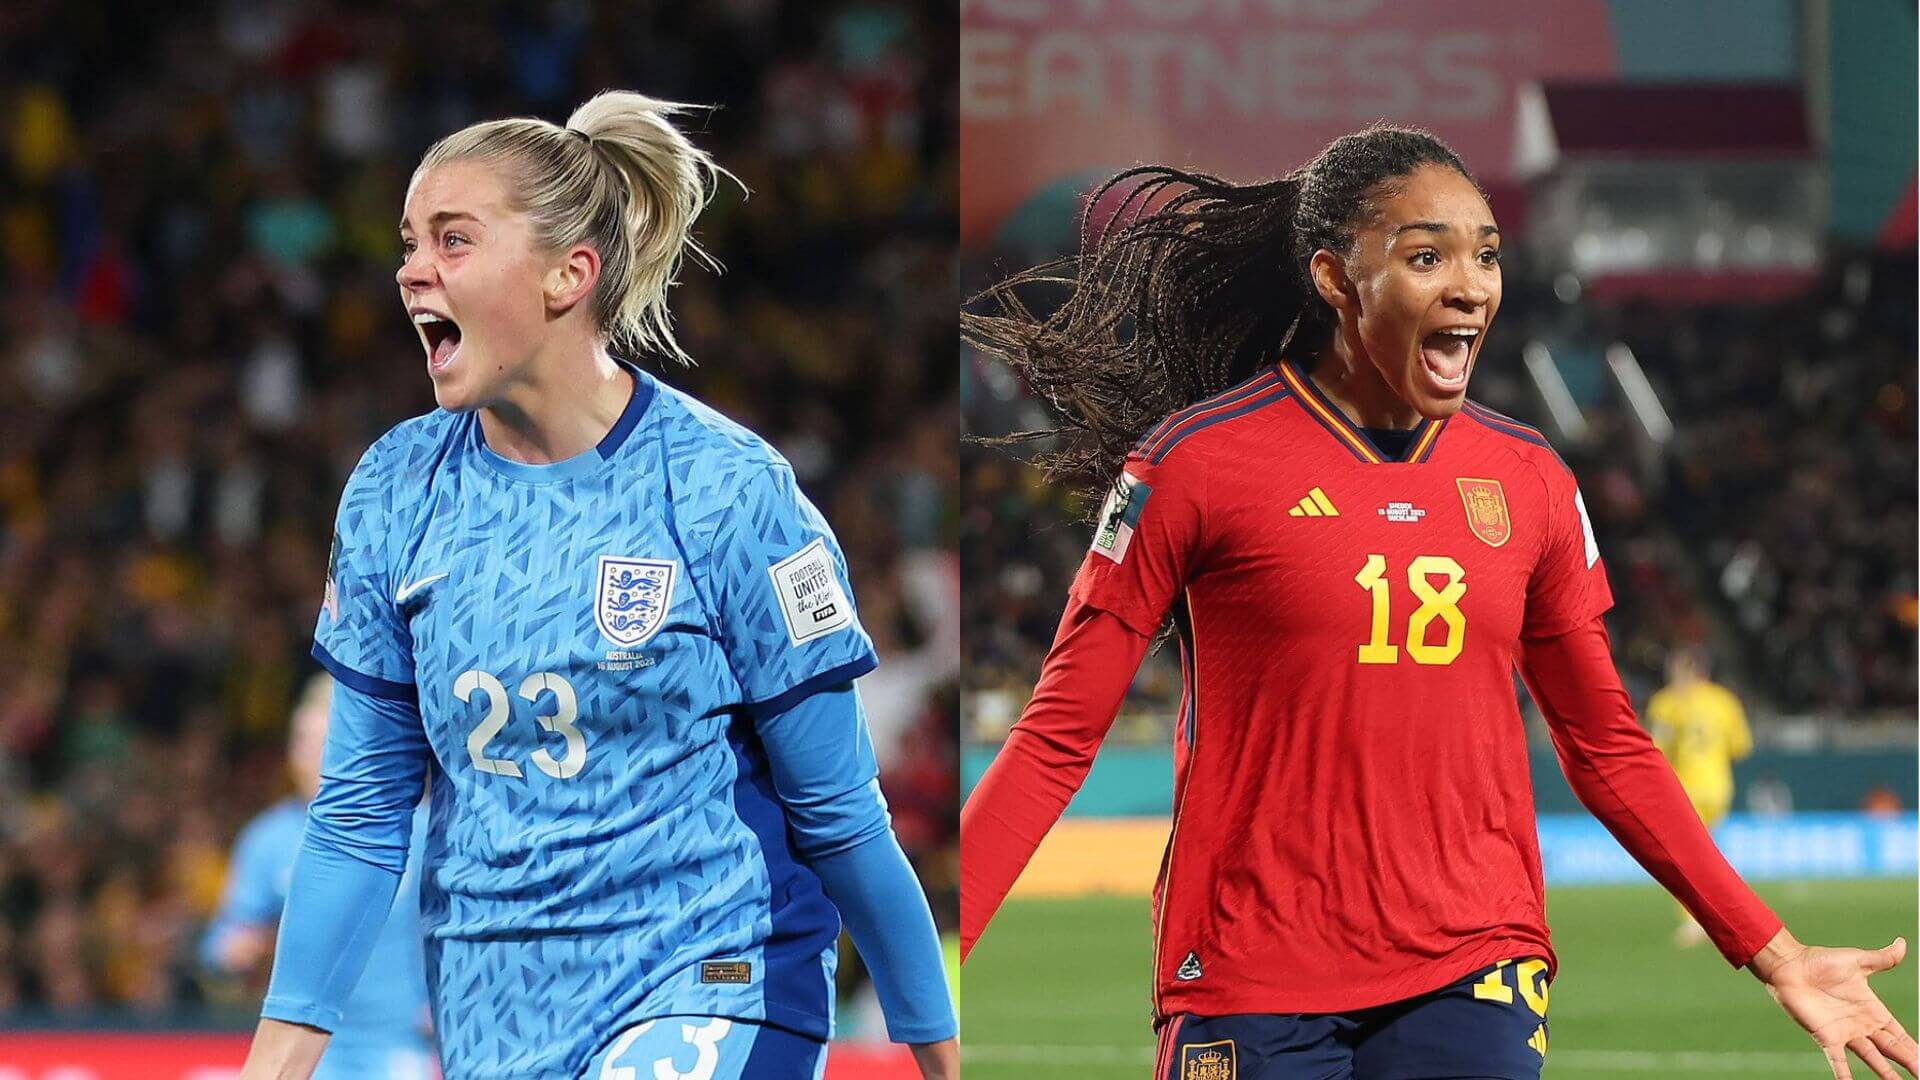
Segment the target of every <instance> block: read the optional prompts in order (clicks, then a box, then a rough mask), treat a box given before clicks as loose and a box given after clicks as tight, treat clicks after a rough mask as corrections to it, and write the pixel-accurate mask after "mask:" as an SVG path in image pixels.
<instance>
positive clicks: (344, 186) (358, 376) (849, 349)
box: [0, 0, 959, 1021]
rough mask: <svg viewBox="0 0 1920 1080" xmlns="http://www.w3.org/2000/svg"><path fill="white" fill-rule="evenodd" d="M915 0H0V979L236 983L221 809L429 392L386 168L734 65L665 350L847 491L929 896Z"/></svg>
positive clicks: (933, 515) (187, 989)
mask: <svg viewBox="0 0 1920 1080" xmlns="http://www.w3.org/2000/svg"><path fill="white" fill-rule="evenodd" d="M930 10H931V9H930V8H928V7H927V6H926V5H919V4H911V5H910V4H905V3H896V2H892V0H846V2H834V3H826V4H818V3H816V4H799V3H793V4H781V3H777V2H774V0H716V2H714V3H703V4H674V3H652V2H632V3H594V2H588V0H582V2H563V0H556V2H550V3H545V2H542V3H502V4H489V5H484V6H481V7H478V8H467V9H464V10H463V12H462V17H461V18H460V19H458V20H447V19H444V18H443V17H442V16H441V15H439V14H436V12H435V10H434V8H433V6H432V5H429V4H426V3H419V2H401V3H346V2H319V3H313V2H301V3H293V2H291V0H278V2H268V3H251V2H248V3H242V2H221V3H200V4H188V5H145V4H133V3H114V4H107V5H92V6H89V5H61V4H54V3H37V2H35V3H27V4H20V5H9V6H8V9H7V14H6V15H5V16H4V17H0V291H3V292H4V295H5V297H6V301H5V308H4V314H0V656H3V657H4V658H5V662H4V663H0V1014H7V1013H11V1014H12V1015H13V1016H14V1017H16V1018H19V1017H23V1016H33V1015H40V1016H42V1017H50V1018H51V1019H53V1020H55V1021H59V1020H62V1019H66V1018H74V1017H79V1016H84V1015H89V1014H90V1013H91V1011H92V1010H95V1009H99V1008H103V1007H106V1008H110V1007H129V1008H132V1009H135V1010H141V1011H155V1012H162V1013H164V1014H165V1015H166V1016H170V1017H177V1016H180V1015H183V1014H182V1013H180V1012H178V1011H176V1007H178V1006H183V1005H186V1006H191V1005H192V1004H194V1003H196V1002H201V1001H207V1000H211V1001H220V1000H227V1001H231V1002H233V1003H235V1004H236V1006H237V1007H238V1006H249V1005H250V1004H251V1002H252V1001H255V1000H257V998H252V999H250V998H248V997H246V991H245V989H244V988H240V987H233V986H221V985H219V984H216V983H210V982H208V981H206V980H204V979H203V978H202V977H201V975H200V973H198V972H197V971H195V970H194V967H193V956H194V947H195V945H196V940H195V939H196V938H197V936H198V934H199V931H200V928H201V927H202V926H203V925H204V922H205V920H206V917H207V916H208V914H209V912H210V911H211V909H212V907H213V905H214V904H215V903H216V901H217V899H218V895H219V890H220V888H221V883H222V876H223V872H224V866H225V851H226V848H227V845H228V844H229V843H230V842H231V839H232V837H233V836H234V834H235V832H236V830H237V829H238V828H239V826H240V825H241V824H242V823H243V822H244V821H245V820H246V819H247V818H248V817H250V816H251V815H253V814H254V813H256V812H258V811H259V810H261V809H262V808H264V807H266V806H267V805H269V804H270V803H271V802H273V801H274V800H275V799H276V798H277V797H279V796H281V795H283V794H285V793H286V791H287V790H288V785H287V782H286V778H285V770H284V767H283V764H282V761H283V747H284V742H285V734H286V730H285V729H286V719H287V712H288V707H289V705H290V703H291V701H292V699H293V697H294V695H295V693H296V692H297V690H298V689H299V687H300V685H301V683H302V681H303V680H304V678H305V676H306V675H307V674H308V673H309V672H310V671H312V670H314V668H315V665H313V664H312V662H311V661H310V660H309V659H308V658H307V648H308V646H309V643H310V640H311V630H312V623H313V618H314V613H315V611H316V610H317V606H318V603H319V597H320V585H321V581H322V578H323V576H324V573H325V561H326V558H327V543H328V537H329V535H330V532H331V521H332V515H333V510H334V505H335V501H336V499H337V497H338V494H339V491H340V487H341V484H342V483H343V481H344V479H345V477H346V475H347V473H348V471H349V470H350V469H351V467H352V465H353V463H354V462H355V460H356V459H357V458H358V456H359V454H360V453H361V451H362V450H363V449H364V448H365V447H366V446H367V445H368V444H369V443H370V442H371V441H372V440H373V439H374V438H376V437H377V436H378V435H379V434H380V433H381V432H383V431H384V430H386V429H387V428H388V427H389V426H391V425H392V424H393V423H395V422H397V421H399V420H401V419H403V418H405V417H407V416H410V415H415V414H417V413H420V412H424V411H427V410H428V409H431V408H432V407H433V401H432V397H431V391H430V387H429V384H428V380H427V378H426V372H425V369H424V366H423V360H422V357H421V352H420V347H419V345H418V343H417V340H416V339H415V337H414V334H413V332H412V328H411V327H410V326H409V325H408V323H407V320H406V318H405V314H404V312H403V311H402V309H401V307H400V305H399V303H398V302H397V296H396V291H395V285H394V282H393V271H394V268H395V266H396V265H397V261H398V240H397V237H396V234H395V224H394V223H395V221H396V220H397V218H398V216H399V210H400V206H401V203H402V198H403V195H404V188H405V184H406V182H407V179H408V176H409V174H410V172H411V169H412V166H413V163H414V162H415V161H416V160H417V158H418V155H419V154H420V152H421V151H423V150H424V149H425V148H426V146H427V145H428V144H429V143H430V142H431V141H432V139H434V138H436V137H438V136H440V135H442V134H445V133H447V132H449V131H452V130H454V129H455V128H457V127H460V126H462V125H464V124H467V123H470V122H472V121H475V120H480V119H486V118H491V117H498V116H508V115H527V114H533V115H539V116H543V117H545V118H547V119H551V120H555V121H560V120H564V118H565V116H566V114H567V112H568V111H569V110H570V109H571V108H572V107H573V106H574V105H576V104H578V103H579V102H581V101H583V100H585V99H586V98H587V97H588V96H590V95H591V94H592V93H594V92H596V91H598V90H600V89H603V88H607V87H629V88H633V89H639V90H642V91H644V92H647V93H651V94H656V95H659V96H664V97H671V98H677V99H679V100H685V101H693V102H703V103H706V102H711V103H721V104H722V105H723V108H721V109H720V110H718V111H717V112H715V113H713V114H712V115H711V117H710V118H707V119H705V120H704V121H700V120H696V121H694V124H695V126H696V127H698V128H702V130H700V131H698V132H696V138H697V140H698V141H699V142H701V143H702V144H703V145H704V146H706V147H707V148H708V149H710V150H711V151H712V152H713V153H714V155H715V156H716V157H717V158H718V160H719V161H720V162H721V163H722V164H724V165H725V166H726V167H727V168H729V169H731V170H732V171H733V172H734V173H736V174H737V175H738V176H739V177H740V178H741V180H742V181H743V182H744V183H745V184H746V185H747V186H748V187H749V188H750V189H751V190H752V195H751V197H750V198H748V199H746V200H744V201H743V200H742V199H741V198H740V197H739V195H738V193H737V192H723V193H722V196H721V198H720V199H719V201H718V202H717V203H716V205H715V206H714V207H713V209H712V210H711V211H710V212H709V213H708V214H707V216H706V217H705V218H703V221H702V227H701V230H700V235H701V239H702V241H703V243H704V244H705V245H706V247H707V248H708V250H710V251H712V252H714V253H715V254H716V255H718V256H719V257H720V258H721V259H722V260H723V261H724V262H725V263H726V264H727V272H726V273H725V274H724V275H722V276H715V275H712V274H708V273H704V272H701V271H698V270H689V272H688V273H687V275H686V281H685V284H684V285H682V287H681V288H680V289H679V290H678V292H677V294H676V299H675V300H674V303H673V307H674V311H675V313H676V317H677V320H678V327H679V331H680V336H681V340H682V341H683V343H685V344H686V346H687V347H688V349H689V351H690V352H691V353H692V354H693V355H694V356H695V357H697V358H698V360H699V366H698V367H697V368H696V369H694V370H691V371H684V372H683V371H680V370H677V369H676V370H668V371H665V372H664V375H665V377H666V378H667V379H668V380H669V381H671V382H673V383H676V384H678V385H680V386H683V387H686V388H688V389H691V390H693V391H694V392H695V393H697V394H699V395H701V396H702V397H704V398H705V399H706V400H707V401H709V402H711V403H712V404H714V405H715V406H717V407H718V408H720V409H721V410H723V411H725V412H727V413H728V414H730V415H732V416H733V417H735V418H737V419H739V420H740V421H742V422H743V423H745V424H747V425H748V426H749V427H751V428H753V429H755V430H757V431H759V432H761V433H762V434H764V435H765V436H767V437H768V438H769V439H770V440H771V441H772V442H773V443H774V444H775V445H776V446H778V447H779V448H780V449H781V450H782V451H784V452H785V453H786V454H787V456H788V457H789V458H790V459H791V460H792V461H793V463H794V466H795V468H796V470H797V471H798V473H799V476H800V478H801V481H802V484H803V486H804V487H805V489H806V490H807V491H808V492H809V493H810V494H811V495H812V496H813V498H814V500H815V501H816V502H818V503H819V504H820V505H821V506H822V508H823V509H824V510H825V511H826V513H827V515H828V517H829V518H830V519H831V520H832V521H833V522H834V524H835V527H836V530H837V531H838V533H839V535H840V538H841V540H842V542H843V544H844V546H845V548H846V553H847V557H848V560H849V563H850V565H851V566H852V568H853V571H854V574H855V587H856V590H857V594H858V598H859V600H860V602H861V607H862V612H863V616H864V620H863V621H864V622H865V624H866V626H867V627H868V629H869V630H870V631H871V633H872V634H873V637H874V638H875V640H876V643H877V644H878V646H879V649H880V653H881V656H882V660H883V662H882V666H881V668H880V671H879V672H878V673H876V674H875V675H874V676H872V677H870V678H869V679H867V680H864V681H863V684H862V685H863V687H864V688H865V690H866V694H867V698H868V704H869V709H870V712H871V714H872V718H873V721H874V724H875V728H876V736H877V740H878V742H879V743H880V745H881V748H882V755H883V774H884V775H883V782H884V785H885V788H886V792H887V796H888V798H889V800H890V802H891V804H892V808H893V813H894V819H895V823H896V826H897V827H898V829H899V832H900V835H901V838H902V840H903V842H904V843H905V845H906V847H907V850H908V852H909V854H910V855H911V856H912V857H913V858H914V861H915V863H916V865H917V866H918V868H919V870H920V872H921V874H922V876H923V878H924V879H925V880H926V881H927V883H928V885H929V888H930V891H931V892H932V894H933V897H934V902H935V908H936V913H937V914H938V915H939V916H940V918H941V919H942V920H943V922H944V923H946V924H948V925H950V924H951V918H952V913H953V908H954V904H955V892H954V890H955V884H954V882H955V878H956V871H957V865H956V860H957V847H956V825H955V821H954V817H953V806H954V802H955V798H956V788H957V773H956V768H957V767H956V763H955V761H954V757H953V754H954V750H953V746H954V732H955V730H956V726H957V723H958V695H957V689H956V672H957V667H958V645H957V641H956V640H955V632H956V629H957V614H956V613H957V605H958V602H959V586H958V579H957V577H956V572H955V571H956V568H955V565H954V560H953V556H952V554H951V552H952V548H953V543H954V536H955V528H956V523H957V520H958V510H957V505H958V500H957V488H956V478H955V476H954V472H953V465H952V449H951V448H952V445H953V432H954V431H955V429H956V427H957V406H956V402H955V400H954V383H953V375H952V370H953V368H952V359H951V358H952V356H953V353H952V349H953V345H952V341H953V338H952V326H953V306H952V297H953V291H952V280H953V279H952V273H953V270H952V267H953V261H952V256H953V236H954V233H955V187H954V175H955V162H954V160H953V159H954V155H955V153H956V150H955V147H956V145H957V140H956V138H955V135H954V114H955V100H954V96H955V94H956V75H955V72H954V70H953V68H952V64H953V62H954V56H953V50H952V49H951V48H928V47H924V43H925V42H927V41H936V42H938V41H951V40H952V36H953V29H952V27H951V26H950V25H938V24H937V23H934V22H929V20H930V19H933V20H937V19H939V18H941V16H939V15H935V14H929V12H930ZM654 369H655V370H656V371H657V370H659V367H658V365H654ZM851 977H852V978H855V979H857V978H858V975H857V973H854V974H853V975H852V976H851ZM257 989H258V980H256V981H255V983H254V985H253V987H252V990H253V991H255V992H257ZM16 1010H18V1011H16Z"/></svg>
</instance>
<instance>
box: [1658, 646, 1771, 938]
mask: <svg viewBox="0 0 1920 1080" xmlns="http://www.w3.org/2000/svg"><path fill="white" fill-rule="evenodd" d="M1647 722H1648V726H1649V727H1651V728H1652V733H1653V741H1654V744H1655V745H1657V746H1659V747H1660V752H1661V753H1663V754H1665V755H1667V761H1668V763H1670V764H1671V765H1672V766H1673V771H1674V774H1675V775H1676V776H1678V777H1679V778H1680V786H1681V787H1683V788H1685V789H1686V792H1687V798H1689V799H1691V800H1692V801H1693V809H1694V811H1695V812H1696V813H1698V814H1699V815H1700V820H1701V821H1702V822H1705V823H1706V826H1707V828H1709V829H1711V828H1713V827H1714V826H1715V825H1718V824H1719V823H1720V819H1721V818H1723V817H1726V816H1727V809H1728V808H1729V807H1731V806H1732V805H1733V763H1734V762H1736V761H1739V760H1741V759H1743V758H1745V757H1746V756H1747V755H1748V754H1751V753H1753V734H1752V732H1750V731H1748V730H1747V714H1746V710H1744V709H1742V708H1741V707H1740V699H1739V698H1737V697H1735V696H1733V691H1731V690H1728V689H1727V688H1726V687H1724V686H1721V685H1720V684H1718V683H1716V682H1713V681H1711V680H1709V679H1708V678H1707V665H1706V657H1705V655H1704V654H1703V653H1701V651H1700V650H1699V649H1697V648H1694V647H1690V646H1689V647H1682V648H1678V649H1675V650H1674V651H1673V655H1672V656H1671V657H1669V658H1668V660H1667V685H1666V686H1665V687H1664V688H1663V689H1661V690H1659V691H1657V692H1655V694H1654V695H1653V699H1652V700H1651V701H1649V702H1647ZM1673 940H1674V943H1675V944H1677V945H1681V946H1689V945H1698V944H1700V943H1701V942H1703V941H1705V940H1707V932H1706V931H1705V930H1703V929H1701V928H1700V924H1699V923H1697V922H1695V921H1694V919H1693V916H1691V915H1689V914H1687V912H1686V909H1685V908H1681V909H1680V928H1679V929H1678V930H1676V931H1675V932H1674V935H1673Z"/></svg>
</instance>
